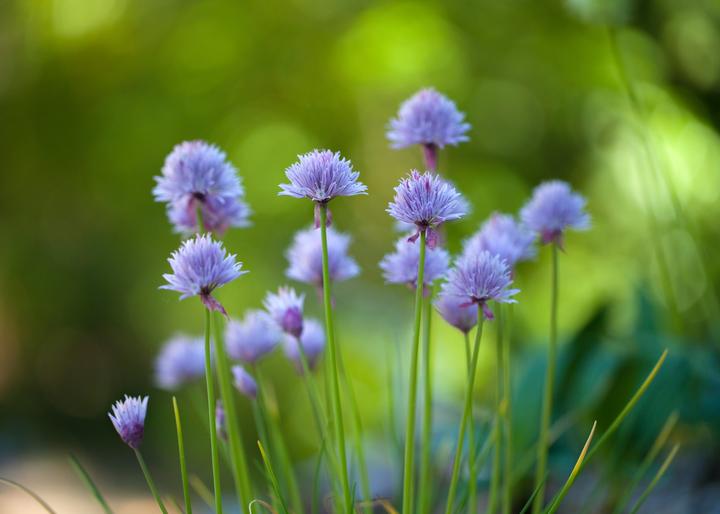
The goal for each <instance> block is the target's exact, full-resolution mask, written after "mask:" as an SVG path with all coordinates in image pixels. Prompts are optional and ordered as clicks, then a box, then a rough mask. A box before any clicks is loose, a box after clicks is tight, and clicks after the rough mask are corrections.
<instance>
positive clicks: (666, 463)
mask: <svg viewBox="0 0 720 514" xmlns="http://www.w3.org/2000/svg"><path fill="white" fill-rule="evenodd" d="M679 449H680V445H679V444H676V445H675V446H673V449H672V450H670V453H669V454H668V456H667V457H666V458H665V461H664V462H663V463H662V466H660V469H658V472H657V473H655V476H654V477H653V479H652V481H651V482H650V483H649V484H648V486H647V487H646V488H645V490H644V491H643V493H642V494H641V495H640V498H638V501H636V502H635V505H634V506H633V508H632V510H631V511H630V514H636V513H637V511H638V510H640V507H642V504H643V503H645V500H647V498H648V496H650V493H652V491H653V489H655V486H656V485H657V484H658V482H659V481H660V479H661V478H662V477H663V475H664V474H665V472H666V471H667V470H668V468H669V467H670V464H672V461H673V459H675V455H676V454H677V452H678V450H679Z"/></svg>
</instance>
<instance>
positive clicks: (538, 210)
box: [520, 180, 590, 247]
mask: <svg viewBox="0 0 720 514" xmlns="http://www.w3.org/2000/svg"><path fill="white" fill-rule="evenodd" d="M586 203H587V201H586V200H585V198H584V197H583V196H582V195H580V194H578V193H575V192H573V190H572V189H571V188H570V185H569V184H568V183H567V182H563V181H562V180H551V181H549V182H543V183H542V184H540V185H539V186H537V187H536V188H535V191H533V195H532V198H531V199H530V200H529V201H528V202H527V203H526V204H525V206H524V207H523V208H522V210H521V211H520V218H521V219H522V221H523V223H524V224H525V225H526V226H527V227H528V228H529V229H530V230H532V231H533V232H536V233H537V234H539V235H540V239H541V241H542V242H543V244H547V243H555V244H557V245H558V246H560V247H562V243H563V234H564V232H565V230H567V229H568V228H571V229H574V230H587V229H588V228H590V216H589V215H588V213H587V212H585V204H586Z"/></svg>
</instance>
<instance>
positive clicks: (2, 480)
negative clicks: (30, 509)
mask: <svg viewBox="0 0 720 514" xmlns="http://www.w3.org/2000/svg"><path fill="white" fill-rule="evenodd" d="M0 484H5V485H8V486H10V487H14V488H15V489H19V490H20V491H22V492H24V493H26V494H28V495H29V496H30V497H32V499H33V500H35V501H36V502H37V503H39V504H40V505H41V506H42V508H43V509H45V510H46V511H48V512H49V513H50V514H57V513H56V512H55V511H54V510H53V509H52V507H50V505H48V504H47V503H46V502H45V500H43V499H42V498H40V496H39V495H38V494H37V493H35V492H33V491H32V490H31V489H29V488H28V487H25V486H24V485H22V484H20V483H18V482H15V481H14V480H10V479H9V478H2V477H0Z"/></svg>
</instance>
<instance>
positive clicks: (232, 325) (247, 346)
mask: <svg viewBox="0 0 720 514" xmlns="http://www.w3.org/2000/svg"><path fill="white" fill-rule="evenodd" d="M281 338H282V332H281V330H280V327H278V325H277V323H275V320H273V319H272V317H270V315H269V314H268V313H267V312H265V311H260V310H252V311H248V312H247V314H245V318H243V320H242V321H236V320H230V321H228V323H227V325H226V326H225V344H226V345H227V352H228V355H229V356H230V357H232V358H233V359H238V360H241V361H244V362H248V363H251V364H252V363H255V362H257V361H258V360H259V359H260V358H261V357H262V356H263V355H265V354H267V353H270V352H271V351H273V349H274V348H275V347H276V346H277V345H278V344H279V343H280V339H281Z"/></svg>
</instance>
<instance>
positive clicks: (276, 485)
mask: <svg viewBox="0 0 720 514" xmlns="http://www.w3.org/2000/svg"><path fill="white" fill-rule="evenodd" d="M258 448H259V449H260V455H261V456H262V460H263V462H264V463H265V470H266V471H267V474H268V478H269V479H270V484H271V485H272V488H273V490H274V491H275V495H276V496H277V498H278V500H279V501H280V509H281V512H283V513H284V514H288V509H287V505H286V504H285V500H283V497H282V491H281V490H280V484H279V483H278V480H277V476H276V475H275V472H274V471H273V468H272V464H271V463H270V459H268V456H267V453H266V452H265V448H263V445H262V443H261V442H260V441H258Z"/></svg>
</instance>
